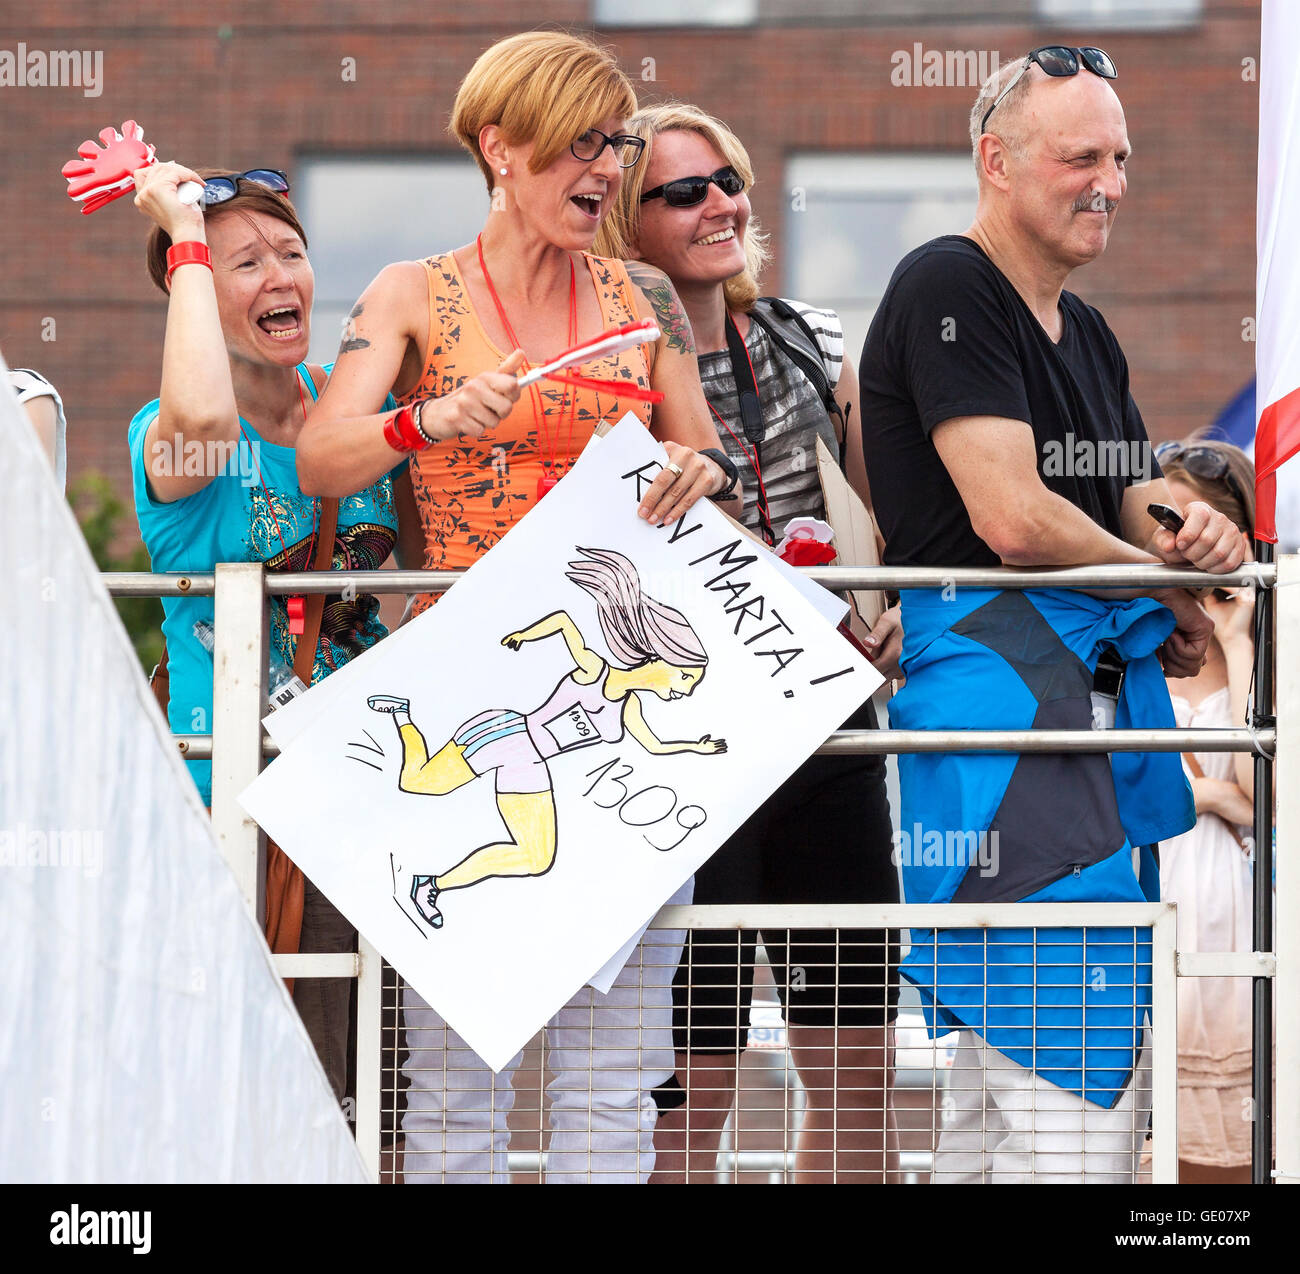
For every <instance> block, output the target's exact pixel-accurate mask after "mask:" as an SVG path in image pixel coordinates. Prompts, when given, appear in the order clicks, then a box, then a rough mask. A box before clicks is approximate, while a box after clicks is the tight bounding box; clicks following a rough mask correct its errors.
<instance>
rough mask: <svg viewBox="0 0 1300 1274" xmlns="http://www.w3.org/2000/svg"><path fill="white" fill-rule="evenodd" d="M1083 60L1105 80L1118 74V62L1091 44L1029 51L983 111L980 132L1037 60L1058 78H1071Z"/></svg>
mask: <svg viewBox="0 0 1300 1274" xmlns="http://www.w3.org/2000/svg"><path fill="white" fill-rule="evenodd" d="M1076 55H1077V56H1076ZM1080 59H1082V61H1083V65H1084V66H1086V67H1087V68H1088V70H1090V71H1091V72H1092V73H1093V74H1094V75H1100V76H1101V78H1102V79H1104V80H1113V79H1115V78H1116V77H1117V76H1118V75H1119V72H1118V71H1117V70H1116V69H1115V63H1114V62H1112V61H1111V60H1110V54H1109V53H1106V52H1104V51H1103V50H1101V49H1097V48H1093V46H1092V45H1086V46H1085V47H1084V48H1081V49H1072V48H1070V46H1069V45H1067V44H1044V45H1043V46H1042V47H1041V48H1038V49H1032V50H1031V51H1030V52H1029V53H1028V55H1027V56H1026V60H1025V64H1024V66H1022V67H1021V68H1020V70H1018V71H1017V72H1016V73H1015V74H1014V75H1013V76H1012V77H1011V83H1010V84H1008V85H1007V86H1006V88H1004V89H1003V90H1002V92H1001V93H999V94H998V97H997V101H995V102H994V103H993V105H992V106H990V107H989V108H988V110H986V111H985V112H984V118H983V119H982V120H980V132H981V133H983V132H985V131H986V129H987V128H988V122H989V116H990V115H992V114H993V112H994V111H995V110H997V109H998V107H999V106H1000V105H1001V104H1002V99H1003V98H1004V97H1006V95H1007V94H1008V93H1010V92H1011V90H1012V89H1013V88H1015V86H1016V85H1017V84H1019V83H1020V79H1021V76H1023V75H1024V74H1025V72H1026V71H1028V70H1029V68H1030V67H1031V66H1033V64H1034V63H1035V62H1037V63H1038V65H1039V66H1041V67H1042V68H1043V70H1044V71H1046V72H1047V74H1048V75H1051V76H1054V77H1055V78H1057V79H1068V78H1069V77H1070V76H1071V75H1078V74H1079V62H1080Z"/></svg>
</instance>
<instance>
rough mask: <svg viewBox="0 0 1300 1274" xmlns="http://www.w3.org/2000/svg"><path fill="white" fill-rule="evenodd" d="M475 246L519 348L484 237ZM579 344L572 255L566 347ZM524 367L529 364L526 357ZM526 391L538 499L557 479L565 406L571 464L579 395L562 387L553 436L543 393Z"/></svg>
mask: <svg viewBox="0 0 1300 1274" xmlns="http://www.w3.org/2000/svg"><path fill="white" fill-rule="evenodd" d="M474 243H475V246H476V247H477V249H478V263H479V268H480V269H481V270H482V271H483V279H484V282H486V283H487V286H488V292H489V293H491V296H492V302H493V304H494V305H495V306H496V307H497V317H498V318H499V319H500V320H501V326H502V327H503V328H505V331H506V335H507V336H508V337H509V338H510V343H511V347H512V348H513V349H522V348H523V346H522V345H521V344H520V343H519V338H518V337H517V336H516V335H515V329H514V328H513V327H511V325H510V320H509V319H508V318H507V317H506V309H505V306H504V305H502V304H501V298H500V296H498V295H497V290H496V285H495V284H494V283H493V282H492V276H491V274H489V273H488V268H487V261H486V260H485V259H484V257H483V236H482V235H481V234H480V235H479V236H478V238H477V239H475V241H474ZM577 343H578V273H577V271H576V270H575V269H574V266H573V258H572V257H570V258H569V347H570V348H572V347H573V346H574V345H576V344H577ZM524 366H525V368H527V367H529V366H530V364H529V363H528V361H527V357H526V356H525V360H524ZM528 389H529V393H530V394H531V396H532V400H533V416H534V419H535V421H536V423H537V432H538V447H537V450H538V454H539V455H540V456H541V460H542V468H543V470H544V472H543V474H542V476H541V477H540V478H539V479H538V480H537V498H538V499H539V500H540V499H541V498H542V497H543V496H544V495H545V494H546V493H547V492H548V491H549V490H550V489H551V488H552V487H553V486H554V485H555V484H556V483H557V482H558V481H559V480H560V479H559V475H558V474H557V473H556V472H555V470H556V467H557V465H556V461H557V457H558V455H559V450H560V434H561V433H562V432H563V431H564V414H565V410H566V408H567V409H568V415H569V431H568V436H567V439H566V449H567V452H568V457H569V458H568V460H566V462H565V468H566V469H567V468H568V467H569V466H570V465H572V463H573V428H574V420H575V418H576V416H577V412H578V397H577V395H576V394H574V395H573V396H572V398H570V395H569V388H568V386H567V385H566V386H565V388H564V396H563V398H561V400H560V410H559V413H558V419H557V421H556V426H555V436H554V438H552V436H551V429H550V423H549V420H548V418H547V413H546V408H545V406H544V404H543V403H542V393H541V390H540V389H539V387H538V386H537V385H535V384H534V385H530V386H529V387H528Z"/></svg>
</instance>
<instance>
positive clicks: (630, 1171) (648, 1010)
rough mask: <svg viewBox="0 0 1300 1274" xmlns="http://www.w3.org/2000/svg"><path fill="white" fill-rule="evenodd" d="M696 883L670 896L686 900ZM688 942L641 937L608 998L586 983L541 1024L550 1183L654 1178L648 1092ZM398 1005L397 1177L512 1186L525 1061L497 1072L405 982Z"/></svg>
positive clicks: (664, 1074)
mask: <svg viewBox="0 0 1300 1274" xmlns="http://www.w3.org/2000/svg"><path fill="white" fill-rule="evenodd" d="M693 883H694V882H693V881H688V882H687V884H686V885H685V886H684V887H683V888H682V889H681V890H679V891H678V893H677V894H674V895H673V897H672V898H671V899H669V901H670V902H673V903H688V902H690V900H691V890H692V886H693ZM684 940H685V934H684V933H683V932H682V931H681V930H662V929H650V930H647V931H646V934H645V936H644V937H643V938H642V940H641V942H640V943H639V944H638V945H637V947H636V949H635V950H634V951H633V953H632V956H631V958H630V959H629V960H628V962H627V964H625V965H624V966H623V969H622V971H621V972H620V973H619V975H618V977H617V978H616V979H615V981H614V984H613V985H612V986H611V987H610V989H609V994H608V995H602V994H600V992H598V991H596V990H594V989H593V988H592V987H590V986H585V987H583V988H582V990H580V991H579V992H578V994H577V995H575V996H574V997H573V999H571V1000H570V1001H569V1002H568V1004H566V1005H565V1006H564V1007H563V1008H562V1009H561V1010H560V1011H559V1012H558V1013H557V1014H556V1015H555V1016H554V1017H553V1018H552V1019H551V1020H550V1021H549V1022H548V1023H547V1025H546V1044H547V1054H546V1063H547V1067H548V1068H549V1070H550V1071H551V1074H552V1076H553V1078H552V1080H551V1082H550V1083H549V1084H547V1086H546V1093H547V1096H548V1098H549V1099H550V1107H551V1114H550V1127H551V1136H550V1142H549V1145H548V1147H547V1153H546V1181H547V1184H550V1185H556V1184H559V1185H568V1184H578V1183H592V1184H604V1185H614V1184H637V1183H640V1184H644V1183H645V1182H646V1181H648V1180H649V1178H650V1173H651V1172H652V1171H653V1170H654V1159H655V1155H654V1128H655V1121H656V1119H657V1118H658V1111H657V1109H656V1107H655V1102H654V1097H653V1096H652V1094H651V1091H650V1090H651V1089H653V1088H654V1087H655V1086H656V1085H657V1084H661V1083H663V1082H664V1081H665V1080H666V1079H667V1078H668V1076H669V1075H670V1074H671V1073H672V1070H673V1040H672V1008H673V993H672V984H673V974H674V973H675V972H676V970H677V964H678V961H679V960H680V958H681V952H682V944H683V942H684ZM403 1007H404V1009H405V1017H406V1047H407V1049H408V1050H409V1056H408V1058H407V1061H406V1063H405V1064H404V1066H403V1067H402V1071H403V1074H404V1075H405V1076H406V1077H407V1079H408V1080H409V1081H410V1087H409V1088H408V1089H407V1093H406V1103H407V1105H406V1114H405V1115H404V1116H403V1118H402V1133H403V1136H404V1139H405V1155H404V1158H403V1171H404V1179H405V1180H406V1182H407V1183H408V1184H418V1183H426V1184H439V1183H442V1182H445V1183H447V1184H449V1185H450V1184H462V1183H464V1184H496V1185H506V1184H508V1183H509V1181H510V1175H509V1171H508V1169H507V1162H506V1154H507V1149H508V1146H509V1141H510V1136H509V1132H508V1130H507V1127H506V1117H507V1116H508V1115H509V1113H510V1111H511V1108H512V1107H513V1106H514V1102H515V1092H514V1088H513V1086H512V1084H511V1079H512V1076H513V1075H514V1072H515V1070H516V1068H517V1067H518V1066H519V1062H520V1058H521V1057H522V1054H516V1055H515V1057H514V1058H512V1059H511V1061H510V1063H509V1064H508V1065H507V1066H506V1068H505V1069H504V1070H503V1071H501V1072H500V1073H498V1074H496V1075H494V1074H493V1073H492V1071H491V1070H489V1069H488V1067H487V1065H486V1064H485V1063H484V1062H482V1061H480V1060H479V1057H478V1055H477V1054H476V1053H475V1052H474V1051H473V1050H472V1049H471V1048H470V1047H469V1045H468V1044H466V1043H465V1041H464V1040H463V1039H461V1037H460V1036H459V1035H457V1034H456V1032H455V1031H453V1030H452V1029H451V1027H449V1026H448V1025H447V1024H446V1022H444V1021H443V1019H442V1018H441V1017H440V1016H439V1015H438V1014H437V1013H435V1012H434V1011H433V1009H431V1008H430V1007H429V1006H428V1004H427V1003H426V1002H425V1001H424V1000H423V999H422V998H421V997H420V996H419V995H417V994H416V993H415V992H414V991H413V990H412V989H411V988H410V987H407V988H406V992H405V996H404V999H403Z"/></svg>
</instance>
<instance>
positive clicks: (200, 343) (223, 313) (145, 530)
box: [128, 164, 423, 1096]
mask: <svg viewBox="0 0 1300 1274" xmlns="http://www.w3.org/2000/svg"><path fill="white" fill-rule="evenodd" d="M184 181H199V182H202V183H203V184H204V195H203V199H202V200H201V201H200V205H198V206H193V207H191V206H188V205H186V204H183V203H182V202H181V201H180V198H179V194H178V189H179V186H180V184H181V183H182V182H184ZM135 184H136V199H135V202H136V206H137V207H139V208H140V209H141V211H142V212H144V213H145V215H146V216H148V217H149V218H150V219H151V220H152V221H153V222H154V228H153V229H152V231H151V232H150V236H149V244H148V264H149V273H150V276H151V277H152V278H153V281H154V282H155V283H156V284H157V285H158V286H159V287H160V288H161V289H162V290H163V291H164V292H167V293H168V296H169V301H168V307H167V333H166V339H165V342H164V345H163V369H162V388H161V392H160V394H159V396H158V398H156V399H155V400H154V401H153V402H151V403H148V404H147V405H146V406H144V407H142V408H141V409H140V411H139V412H137V413H136V416H135V418H134V419H133V420H132V421H131V426H130V429H129V432H128V440H129V444H130V449H131V472H132V479H133V483H134V488H135V507H136V515H137V517H138V519H139V522H140V533H141V535H142V537H143V539H144V542H145V545H146V546H147V548H148V550H149V555H150V557H151V559H152V562H153V569H154V570H155V571H185V572H206V571H211V570H212V569H213V567H214V566H215V565H216V564H217V563H218V562H257V561H260V562H265V563H266V565H267V568H268V569H269V570H273V571H286V570H290V571H301V570H309V569H311V564H312V560H313V558H314V556H315V550H316V543H317V538H318V536H319V535H320V534H321V501H320V500H319V499H318V498H314V497H310V496H306V495H303V493H302V490H301V488H300V487H299V484H298V475H297V468H296V465H295V456H294V445H295V443H296V441H297V438H298V435H299V432H300V431H301V429H302V427H303V424H304V423H305V421H306V419H307V416H308V414H309V412H310V411H311V408H312V406H313V404H314V403H315V401H316V398H317V395H318V393H319V391H320V389H321V388H322V387H323V385H324V383H325V380H326V377H327V375H328V371H329V369H328V368H319V367H311V366H309V365H308V364H307V363H306V362H305V361H304V360H305V359H306V356H307V349H308V345H309V341H310V319H311V305H312V296H313V290H314V280H313V276H312V270H311V265H310V263H309V262H308V260H307V236H306V233H305V232H304V230H303V228H302V225H301V223H300V222H299V220H298V215H297V213H296V211H295V210H294V207H293V205H292V204H291V203H290V202H289V199H288V197H287V192H288V189H289V183H288V181H287V179H286V178H285V176H284V174H283V173H280V172H277V171H274V170H271V169H257V170H254V171H252V172H249V173H240V174H228V175H227V174H221V173H214V172H211V171H205V172H204V173H203V175H200V174H199V173H196V172H193V171H191V170H190V169H187V168H183V167H181V166H180V165H177V164H158V165H155V166H154V167H151V168H146V169H141V170H140V171H139V172H137V173H136V174H135ZM399 509H402V510H403V517H402V518H401V519H400V523H401V524H404V526H405V527H406V528H408V529H409V530H411V531H414V532H415V533H416V536H417V537H418V536H419V532H418V516H416V515H415V507H414V497H413V496H412V494H411V488H410V479H409V477H408V476H407V474H406V472H405V463H403V464H401V465H399V466H397V467H396V468H394V469H393V470H391V471H390V472H388V473H386V474H385V475H384V476H383V477H381V478H380V479H379V480H378V481H376V482H375V483H373V484H372V485H371V486H369V487H367V488H366V489H365V490H364V491H358V492H356V493H354V494H353V495H350V496H346V497H344V498H343V499H341V500H340V501H339V510H338V526H337V530H336V533H335V540H334V552H333V560H332V563H331V565H332V567H333V569H335V570H376V569H378V568H379V567H380V566H381V565H382V564H383V562H384V560H385V559H386V558H387V557H388V556H389V554H390V553H391V552H393V551H394V550H395V549H396V550H397V551H398V557H399V560H401V561H404V562H409V563H410V564H411V565H413V566H418V565H419V564H420V560H421V555H422V551H423V540H422V537H421V538H418V543H417V544H416V546H415V555H414V556H409V555H408V553H407V552H405V551H403V545H401V544H399V516H398V514H399ZM408 511H409V516H408V515H407V512H408ZM163 607H164V611H165V612H166V618H165V619H164V621H163V633H164V635H165V637H166V639H167V653H168V672H169V679H170V702H169V707H168V718H169V721H170V723H171V727H172V729H173V730H174V731H176V732H177V733H180V734H194V733H198V734H206V733H210V731H211V714H212V675H213V669H212V656H211V655H210V654H209V653H208V651H207V650H206V649H205V647H204V646H203V645H202V643H201V642H200V641H199V639H198V637H197V636H196V635H195V632H194V625H195V623H196V621H198V620H201V619H202V620H207V621H208V622H209V623H210V622H211V621H212V619H213V605H212V599H211V598H168V599H166V600H165V601H164V603H163ZM377 611H378V603H377V601H376V599H375V598H374V597H373V596H370V595H368V594H361V595H356V596H345V595H344V594H343V593H342V590H340V592H339V594H336V595H332V596H330V597H328V598H327V599H326V601H325V607H324V612H323V615H322V619H321V626H320V638H319V642H318V644H317V648H316V652H315V663H314V667H313V669H312V674H311V680H312V682H315V681H318V680H319V679H320V678H321V677H325V676H328V675H329V673H331V672H333V671H334V670H336V669H337V668H340V667H342V666H343V665H344V664H345V663H347V661H348V660H349V659H351V658H353V657H354V656H355V655H357V654H359V653H360V652H361V651H363V650H365V649H367V648H368V647H370V646H372V645H373V644H374V643H375V642H376V641H378V640H379V639H380V638H381V637H383V636H384V635H385V633H386V630H385V628H384V626H383V625H382V624H381V623H380V622H379V619H378V616H377ZM294 641H295V639H294V638H293V637H292V636H291V634H290V632H289V621H288V615H287V608H286V599H284V598H280V597H276V598H272V599H271V639H270V644H271V649H272V651H273V652H275V653H276V654H277V655H278V656H279V657H280V658H281V659H282V660H283V661H284V662H285V663H286V664H289V665H292V664H293V656H294ZM210 768H211V767H210V766H209V765H208V764H207V763H206V762H197V761H196V762H191V763H190V772H191V774H192V775H193V777H194V780H195V782H196V783H197V785H198V787H199V791H200V794H201V795H202V796H203V799H204V801H205V803H207V802H210V800H211V780H210ZM278 866H283V865H282V864H278ZM276 895H277V897H283V898H285V899H286V902H285V905H284V906H283V907H278V906H277V907H276V908H275V909H274V914H273V909H272V907H271V906H268V909H267V911H268V914H267V928H268V941H270V943H271V946H272V949H273V950H275V951H296V950H301V951H324V950H334V951H342V950H345V949H347V947H348V946H350V945H351V943H352V942H354V941H355V936H356V935H355V931H354V930H353V929H352V928H351V926H350V925H348V923H347V921H346V920H345V919H344V918H343V917H342V916H341V915H339V913H338V912H337V911H336V910H335V909H334V908H333V907H332V906H331V905H330V903H329V902H328V901H327V900H326V899H325V897H324V896H323V895H322V894H320V893H319V892H318V891H317V890H316V889H315V888H314V887H313V886H312V884H311V882H310V881H306V882H304V884H303V886H302V891H301V897H302V903H301V911H300V912H299V909H298V907H297V905H296V897H297V891H296V889H294V888H293V887H290V888H287V889H284V890H277V891H276ZM299 918H300V926H299ZM348 991H349V988H348V985H347V980H346V979H344V978H336V979H311V980H299V981H298V983H297V985H296V986H295V988H294V1002H295V1004H296V1005H297V1006H298V1009H299V1012H300V1013H301V1014H302V1017H303V1020H304V1023H305V1024H306V1026H307V1029H308V1032H309V1033H310V1034H311V1037H312V1040H313V1042H314V1043H315V1045H316V1048H317V1052H318V1053H319V1054H320V1058H321V1062H322V1064H323V1065H324V1067H325V1070H326V1073H327V1074H328V1075H329V1078H330V1081H331V1083H332V1084H333V1085H334V1088H335V1091H336V1092H337V1093H339V1095H340V1096H341V1095H342V1089H343V1084H344V1063H345V1059H346V1039H347V1027H348V1008H347V1002H348Z"/></svg>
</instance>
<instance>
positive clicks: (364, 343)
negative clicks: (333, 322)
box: [338, 301, 370, 358]
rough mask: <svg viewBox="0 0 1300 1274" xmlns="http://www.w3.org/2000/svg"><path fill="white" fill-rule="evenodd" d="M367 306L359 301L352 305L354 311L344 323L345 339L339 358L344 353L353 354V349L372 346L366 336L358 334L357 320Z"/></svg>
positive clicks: (340, 348) (340, 347) (340, 346)
mask: <svg viewBox="0 0 1300 1274" xmlns="http://www.w3.org/2000/svg"><path fill="white" fill-rule="evenodd" d="M365 308H366V307H365V306H364V305H362V304H361V302H360V301H358V302H357V303H356V304H355V305H354V306H353V307H352V313H351V314H349V315H348V318H347V322H346V323H344V324H343V341H342V343H341V344H340V345H339V354H338V356H339V358H342V357H343V355H344V354H351V353H352V351H353V350H357V349H369V348H370V342H369V341H368V340H366V339H365V337H363V336H358V335H357V323H356V321H357V319H358V318H359V317H360V316H361V314H362V312H363V311H364V310H365Z"/></svg>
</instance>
